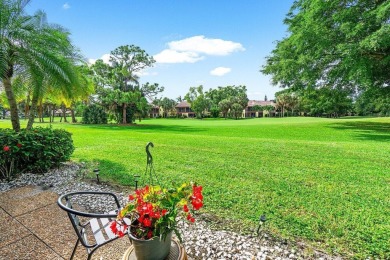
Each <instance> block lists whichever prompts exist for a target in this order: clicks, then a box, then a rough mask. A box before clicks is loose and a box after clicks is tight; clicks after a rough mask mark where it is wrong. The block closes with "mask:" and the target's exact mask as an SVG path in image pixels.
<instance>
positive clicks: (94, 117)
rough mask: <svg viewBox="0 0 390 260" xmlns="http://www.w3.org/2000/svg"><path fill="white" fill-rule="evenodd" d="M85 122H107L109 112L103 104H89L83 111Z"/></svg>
mask: <svg viewBox="0 0 390 260" xmlns="http://www.w3.org/2000/svg"><path fill="white" fill-rule="evenodd" d="M83 124H107V113H106V112H105V111H104V108H102V107H101V106H98V105H95V104H94V105H90V106H87V107H86V108H85V109H84V113H83Z"/></svg>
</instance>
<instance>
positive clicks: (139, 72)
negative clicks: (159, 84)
mask: <svg viewBox="0 0 390 260" xmlns="http://www.w3.org/2000/svg"><path fill="white" fill-rule="evenodd" d="M134 74H135V75H137V76H138V77H142V76H156V75H158V73H157V72H149V71H146V70H142V71H137V72H134Z"/></svg>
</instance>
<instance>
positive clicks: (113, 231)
mask: <svg viewBox="0 0 390 260" xmlns="http://www.w3.org/2000/svg"><path fill="white" fill-rule="evenodd" d="M110 228H111V231H112V233H114V234H116V233H117V232H118V229H117V228H116V221H113V222H111V225H110Z"/></svg>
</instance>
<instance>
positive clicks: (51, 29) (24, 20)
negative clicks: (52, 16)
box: [0, 0, 80, 131]
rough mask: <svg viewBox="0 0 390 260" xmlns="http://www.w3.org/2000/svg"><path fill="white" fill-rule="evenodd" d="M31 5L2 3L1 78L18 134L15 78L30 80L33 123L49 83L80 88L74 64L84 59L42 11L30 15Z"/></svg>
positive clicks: (17, 0) (21, 0) (18, 1)
mask: <svg viewBox="0 0 390 260" xmlns="http://www.w3.org/2000/svg"><path fill="white" fill-rule="evenodd" d="M29 2H30V1H29V0H14V1H6V0H0V17H1V19H0V79H1V83H2V85H3V87H4V90H5V93H6V96H7V100H8V103H9V106H10V112H11V122H12V128H13V129H14V130H15V131H20V122H19V116H18V107H17V102H16V98H15V95H14V90H15V87H14V86H13V84H12V79H13V77H15V76H17V75H20V74H22V75H24V76H25V77H27V78H29V81H30V84H31V86H32V88H33V91H32V99H31V102H32V104H31V112H30V118H31V117H32V120H33V117H34V114H35V110H36V106H37V104H38V100H39V99H40V97H42V94H43V92H44V91H43V89H42V86H44V85H45V84H44V83H45V82H50V83H52V85H54V86H58V85H61V86H68V85H79V83H78V79H77V73H75V71H74V61H75V60H76V59H79V58H80V57H79V56H78V55H75V49H74V47H73V45H72V44H71V43H70V40H69V38H68V33H67V32H65V30H64V29H62V28H61V27H59V26H56V25H49V24H48V23H47V21H46V14H45V13H44V12H42V11H38V12H37V13H35V14H34V15H27V14H26V13H25V11H24V8H25V7H26V5H27V4H28V3H29ZM30 120H31V119H30ZM29 125H30V127H31V125H32V123H30V124H29Z"/></svg>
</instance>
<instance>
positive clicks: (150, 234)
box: [146, 230, 153, 238]
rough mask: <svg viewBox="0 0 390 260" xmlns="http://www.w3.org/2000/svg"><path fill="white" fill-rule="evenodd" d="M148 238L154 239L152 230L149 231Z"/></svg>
mask: <svg viewBox="0 0 390 260" xmlns="http://www.w3.org/2000/svg"><path fill="white" fill-rule="evenodd" d="M146 236H147V237H148V238H152V237H153V232H152V231H151V230H149V231H148V234H147V235H146Z"/></svg>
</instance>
